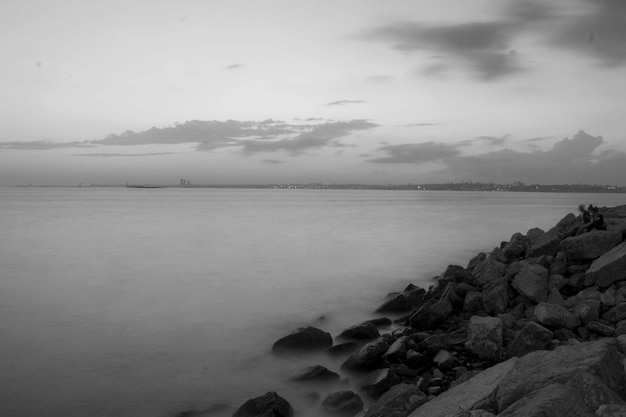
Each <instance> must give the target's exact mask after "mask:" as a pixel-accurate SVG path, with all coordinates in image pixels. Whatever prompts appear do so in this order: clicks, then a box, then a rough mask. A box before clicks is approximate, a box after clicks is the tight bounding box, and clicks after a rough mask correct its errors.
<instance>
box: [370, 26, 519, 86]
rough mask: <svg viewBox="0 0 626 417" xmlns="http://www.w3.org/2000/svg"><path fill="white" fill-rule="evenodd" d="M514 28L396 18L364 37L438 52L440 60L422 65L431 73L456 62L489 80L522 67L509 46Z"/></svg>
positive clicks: (408, 48) (405, 49) (408, 49)
mask: <svg viewBox="0 0 626 417" xmlns="http://www.w3.org/2000/svg"><path fill="white" fill-rule="evenodd" d="M514 28H515V26H514V25H511V23H510V22H504V21H503V22H470V23H462V24H450V25H445V24H444V25H434V24H424V23H418V22H400V23H396V24H392V25H387V26H384V27H380V28H378V29H375V30H373V31H371V32H370V33H369V34H368V35H367V37H369V38H372V39H377V40H382V41H386V42H390V43H391V46H392V47H393V48H394V49H396V50H399V51H403V52H413V51H423V52H427V53H430V54H432V53H436V54H439V56H440V58H438V59H439V60H441V61H442V62H438V63H435V64H433V65H431V66H428V67H427V68H426V71H427V72H430V73H432V74H437V73H441V72H442V71H445V70H447V69H448V68H450V67H451V66H453V67H458V66H459V65H460V66H462V67H466V68H468V69H470V70H471V71H472V72H473V73H474V74H475V75H476V76H477V77H478V78H480V79H483V80H493V79H497V78H501V77H503V76H506V75H509V74H511V73H514V72H517V71H520V70H521V69H522V67H521V66H520V65H519V63H518V62H517V57H516V54H515V53H513V51H512V49H511V47H510V43H511V39H512V37H513V34H514V32H515V30H514Z"/></svg>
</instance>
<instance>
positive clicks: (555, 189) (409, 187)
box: [11, 182, 626, 193]
mask: <svg viewBox="0 0 626 417" xmlns="http://www.w3.org/2000/svg"><path fill="white" fill-rule="evenodd" d="M11 187H14V188H30V187H47V188H68V187H70V188H190V189H197V188H243V189H296V190H397V191H478V192H533V193H536V192H539V193H541V192H548V193H626V186H625V187H622V186H611V185H590V184H551V185H542V184H530V185H527V184H522V183H517V184H494V183H472V182H462V183H445V184H384V185H379V184H323V183H289V184H288V183H284V184H200V185H185V186H181V185H164V184H139V185H135V184H133V185H126V184H125V185H121V184H120V185H111V184H89V185H14V186H11Z"/></svg>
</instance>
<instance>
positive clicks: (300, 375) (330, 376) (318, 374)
mask: <svg viewBox="0 0 626 417" xmlns="http://www.w3.org/2000/svg"><path fill="white" fill-rule="evenodd" d="M338 379H339V374H338V373H336V372H333V371H331V370H329V369H328V368H325V367H323V366H321V365H314V366H307V367H306V368H303V369H301V370H300V371H298V372H297V373H296V374H295V375H293V376H292V377H291V380H292V381H332V380H338Z"/></svg>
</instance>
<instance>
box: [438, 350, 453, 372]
mask: <svg viewBox="0 0 626 417" xmlns="http://www.w3.org/2000/svg"><path fill="white" fill-rule="evenodd" d="M454 362H455V361H454V356H452V354H451V353H450V352H448V351H447V350H444V349H442V350H440V351H439V352H437V354H435V357H434V358H433V364H435V366H436V367H437V368H439V369H441V370H442V371H446V370H448V369H450V368H452V367H453V366H454Z"/></svg>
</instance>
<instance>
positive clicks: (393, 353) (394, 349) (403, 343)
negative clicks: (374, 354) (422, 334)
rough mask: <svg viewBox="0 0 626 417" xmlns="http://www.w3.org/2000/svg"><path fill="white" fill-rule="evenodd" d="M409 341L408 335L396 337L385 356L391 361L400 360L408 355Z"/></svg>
mask: <svg viewBox="0 0 626 417" xmlns="http://www.w3.org/2000/svg"><path fill="white" fill-rule="evenodd" d="M408 342H409V337H408V336H401V337H399V338H397V339H396V341H395V342H393V343H392V344H391V346H389V349H387V352H386V353H385V354H384V355H383V358H384V359H385V360H387V361H388V362H391V363H397V362H400V361H401V360H402V359H404V357H405V356H406V350H407V343H408Z"/></svg>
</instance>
